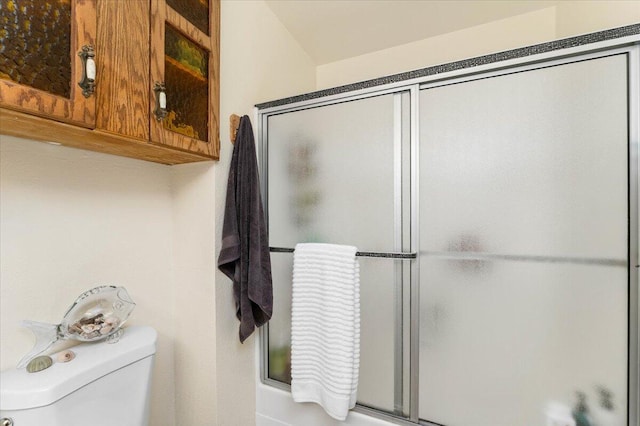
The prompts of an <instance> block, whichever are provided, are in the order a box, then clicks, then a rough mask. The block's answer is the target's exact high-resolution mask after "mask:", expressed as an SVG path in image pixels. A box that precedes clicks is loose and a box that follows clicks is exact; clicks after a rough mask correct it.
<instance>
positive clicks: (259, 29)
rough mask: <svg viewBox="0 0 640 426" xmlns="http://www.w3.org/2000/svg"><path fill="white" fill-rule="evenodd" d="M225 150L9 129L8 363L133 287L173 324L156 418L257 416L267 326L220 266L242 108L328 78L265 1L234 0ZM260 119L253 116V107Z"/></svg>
mask: <svg viewBox="0 0 640 426" xmlns="http://www.w3.org/2000/svg"><path fill="white" fill-rule="evenodd" d="M221 20H222V23H221V33H222V34H221V116H220V120H221V141H222V142H221V145H222V147H221V159H220V161H219V162H209V163H198V164H187V165H181V166H173V167H169V166H163V165H157V164H152V163H147V162H144V161H139V160H132V159H128V158H121V157H115V156H111V155H106V154H98V153H93V152H88V151H81V150H75V149H72V148H65V147H59V146H53V145H48V144H43V143H41V142H34V141H29V140H24V139H18V138H13V137H7V136H0V160H1V163H0V194H1V195H0V254H1V257H0V343H1V344H0V368H2V369H6V368H13V366H14V365H15V364H16V362H17V361H18V360H19V359H20V358H21V357H22V355H24V354H25V353H26V352H27V351H28V350H29V349H30V348H31V344H32V341H33V339H32V337H31V335H30V333H29V332H28V331H26V330H24V329H22V328H20V327H19V322H20V320H22V319H33V320H38V321H44V322H52V323H58V322H59V321H60V320H61V319H62V315H63V314H64V313H65V311H66V309H67V308H68V306H69V304H70V303H71V302H72V301H73V300H74V299H75V297H76V296H78V295H79V294H80V293H81V292H82V291H84V290H86V289H88V288H90V287H93V286H95V285H100V284H117V285H123V286H125V287H126V288H127V289H128V290H129V292H130V294H131V296H132V298H133V299H134V300H135V301H136V302H137V307H136V309H135V310H134V312H133V315H132V318H131V323H132V324H148V325H151V326H153V327H155V328H156V329H157V330H158V332H159V347H158V355H157V362H156V366H155V371H154V384H153V389H152V402H151V411H152V413H151V421H150V424H151V425H153V426H174V425H180V426H207V425H249V424H253V423H254V418H255V379H254V377H255V369H254V341H255V339H254V338H251V339H250V340H249V341H247V342H245V344H244V345H240V343H239V342H238V338H237V335H238V323H237V320H236V319H235V311H234V307H233V298H232V293H231V284H230V281H229V280H228V279H227V278H226V277H224V276H223V275H222V274H219V273H217V272H216V266H215V265H216V256H217V251H218V250H219V247H218V241H219V240H220V234H221V227H222V214H221V211H222V209H223V208H224V196H225V189H226V182H227V173H228V168H229V161H230V157H231V149H232V145H231V144H230V143H229V128H228V117H229V114H231V113H237V114H249V115H250V116H252V111H253V105H254V104H255V103H258V102H262V101H266V100H270V99H275V98H280V97H285V96H290V95H294V94H297V93H302V92H308V91H311V90H314V88H315V65H314V64H313V63H312V62H311V61H310V59H309V58H308V56H307V55H306V53H304V51H303V50H302V49H301V48H300V47H299V46H298V45H297V43H296V42H295V41H293V39H292V38H291V36H290V35H289V33H288V32H287V31H286V30H285V29H284V27H283V26H282V24H281V23H280V22H279V21H278V20H277V19H276V18H275V16H274V15H273V13H272V12H271V10H270V9H269V8H268V7H267V6H266V5H265V4H264V2H263V1H262V0H255V1H232V0H229V1H222V19H221ZM252 118H253V117H252Z"/></svg>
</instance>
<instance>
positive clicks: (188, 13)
mask: <svg viewBox="0 0 640 426" xmlns="http://www.w3.org/2000/svg"><path fill="white" fill-rule="evenodd" d="M167 5H168V6H170V7H172V8H173V9H174V10H175V11H176V12H178V13H179V14H180V15H182V16H184V17H185V18H187V20H188V21H189V22H191V23H192V24H193V25H195V26H196V27H197V28H198V29H199V30H200V31H202V32H203V33H205V34H206V35H209V0H167Z"/></svg>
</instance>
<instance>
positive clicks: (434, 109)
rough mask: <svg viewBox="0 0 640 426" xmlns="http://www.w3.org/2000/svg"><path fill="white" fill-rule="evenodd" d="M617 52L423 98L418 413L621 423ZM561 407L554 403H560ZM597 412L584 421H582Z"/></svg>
mask: <svg viewBox="0 0 640 426" xmlns="http://www.w3.org/2000/svg"><path fill="white" fill-rule="evenodd" d="M626 70H627V58H626V56H625V55H614V56H609V57H605V58H598V59H592V60H586V61H582V62H575V63H570V64H564V65H558V66H551V67H546V68H540V69H534V70H528V71H523V72H518V73H512V74H508V75H502V76H496V77H491V78H484V79H478V80H475V81H469V82H463V83H459V84H452V85H446V86H441V87H433V88H428V89H425V90H422V91H421V94H420V154H419V155H420V157H419V161H420V177H419V185H420V186H419V197H420V200H419V203H420V213H419V221H420V264H419V265H420V317H421V318H420V355H419V357H420V370H419V371H420V374H419V375H420V397H419V399H420V410H419V411H420V417H421V418H423V419H426V420H429V421H433V422H436V423H439V424H444V425H447V426H455V425H471V424H473V425H477V426H513V425H547V424H554V423H551V420H550V419H551V418H553V416H554V415H555V414H554V413H558V412H561V411H562V410H568V412H569V413H570V412H571V410H573V409H574V408H575V407H576V405H577V403H578V394H577V393H578V392H581V393H584V395H585V397H586V405H587V406H588V408H589V410H590V412H591V413H597V412H601V411H602V410H605V411H607V409H606V408H605V406H607V405H609V404H606V403H603V402H602V401H603V398H602V396H601V394H600V392H601V390H600V389H606V391H607V392H610V394H611V395H612V396H611V398H610V402H611V404H610V405H612V406H613V407H614V408H613V413H612V414H611V415H612V416H613V417H614V418H615V419H617V420H615V422H614V423H610V424H612V425H615V426H623V425H624V424H626V423H625V422H626V410H627V350H628V348H627V329H628V310H627V304H628V296H627V291H628V279H629V271H628V255H627V251H628V232H629V230H628V219H629V218H628V198H627V193H628V175H627V174H628V172H627V171H628V158H627V151H628V136H627V120H628V111H627V75H626V72H627V71H626ZM562 407H564V408H562ZM594 415H595V414H594Z"/></svg>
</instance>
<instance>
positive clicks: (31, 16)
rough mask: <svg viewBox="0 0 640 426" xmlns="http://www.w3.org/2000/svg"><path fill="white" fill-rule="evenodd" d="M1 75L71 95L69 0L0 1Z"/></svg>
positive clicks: (67, 95) (20, 82)
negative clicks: (0, 26)
mask: <svg viewBox="0 0 640 426" xmlns="http://www.w3.org/2000/svg"><path fill="white" fill-rule="evenodd" d="M0 22H2V29H0V78H4V79H9V80H13V81H15V82H16V83H19V84H22V85H26V86H30V87H33V88H34V89H38V90H43V91H45V92H49V93H52V94H54V95H57V96H63V97H65V98H69V97H70V96H71V0H41V1H36V2H33V1H19V0H7V1H5V2H2V3H0Z"/></svg>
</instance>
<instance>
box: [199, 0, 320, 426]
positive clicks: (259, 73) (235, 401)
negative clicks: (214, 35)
mask: <svg viewBox="0 0 640 426" xmlns="http://www.w3.org/2000/svg"><path fill="white" fill-rule="evenodd" d="M222 16H223V17H224V18H223V21H222V59H221V65H222V69H221V78H222V81H223V82H224V84H223V86H222V91H221V116H222V123H223V126H222V131H221V132H220V139H221V145H222V147H221V154H220V163H219V164H218V167H216V170H215V174H216V176H215V182H216V185H215V199H216V212H215V214H216V233H215V241H216V242H218V241H220V238H221V235H222V217H223V209H224V199H225V196H226V190H227V187H226V185H227V175H228V171H229V163H230V161H231V153H232V149H233V146H232V145H231V143H230V142H229V129H228V126H226V123H227V122H228V121H227V120H228V117H229V115H230V114H232V113H235V114H238V115H244V114H246V115H248V116H249V117H250V118H251V121H252V124H253V125H254V129H255V125H256V123H255V120H254V117H253V105H254V104H256V103H258V102H264V101H269V100H272V99H278V98H281V97H286V96H291V95H295V94H298V93H305V92H309V91H312V90H314V88H315V65H314V64H313V63H312V62H311V60H310V58H309V57H308V56H307V55H306V53H304V51H303V50H302V49H301V47H300V46H299V45H298V44H297V43H296V42H295V41H294V40H293V39H292V37H291V36H290V34H289V32H288V31H286V30H285V29H284V27H283V26H282V24H280V21H279V20H278V19H277V18H276V17H275V15H273V13H272V12H271V9H269V8H268V7H267V6H266V4H265V3H264V2H263V1H261V0H260V1H242V0H240V1H238V0H227V1H223V2H222ZM215 281H216V321H217V323H216V340H217V348H216V349H217V350H216V361H217V375H218V380H217V385H218V389H217V391H218V395H217V400H216V401H217V405H218V407H219V409H218V412H217V419H218V423H217V425H219V426H236V425H237V426H244V425H252V424H255V420H254V419H255V376H256V373H255V369H254V366H255V356H254V355H255V343H256V341H257V333H254V334H253V336H252V337H250V338H249V339H248V340H246V341H245V343H244V344H240V341H239V339H238V321H237V320H236V317H235V306H234V305H233V293H232V288H231V281H230V280H229V279H228V278H227V277H226V276H224V275H223V274H222V273H221V272H216V280H215ZM192 424H193V425H205V424H208V423H197V422H196V423H192Z"/></svg>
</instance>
